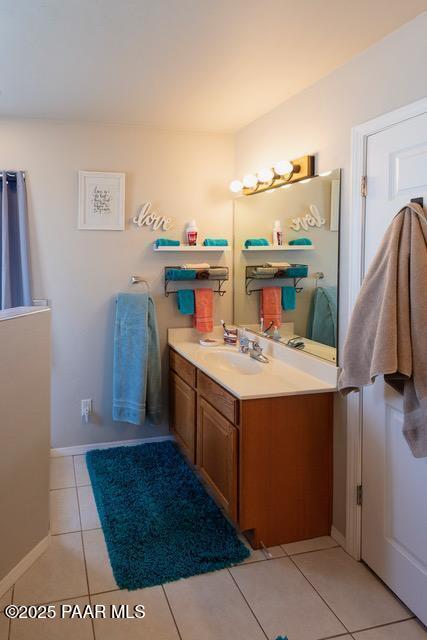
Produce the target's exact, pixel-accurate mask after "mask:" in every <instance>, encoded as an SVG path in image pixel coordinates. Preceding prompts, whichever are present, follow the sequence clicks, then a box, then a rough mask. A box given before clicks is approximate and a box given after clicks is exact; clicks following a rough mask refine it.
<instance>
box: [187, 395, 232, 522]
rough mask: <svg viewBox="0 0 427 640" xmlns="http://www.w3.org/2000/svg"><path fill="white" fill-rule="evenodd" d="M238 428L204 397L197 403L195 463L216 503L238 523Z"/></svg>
mask: <svg viewBox="0 0 427 640" xmlns="http://www.w3.org/2000/svg"><path fill="white" fill-rule="evenodd" d="M237 435H238V432H237V429H236V427H235V426H234V425H232V424H231V422H229V421H228V420H227V418H224V416H222V415H221V414H220V413H219V411H217V410H216V409H214V407H213V406H212V405H210V404H209V402H206V400H205V399H204V398H203V397H201V396H200V397H199V400H198V403H197V435H196V438H197V456H196V464H197V467H198V470H199V473H200V475H201V476H202V478H203V480H204V481H205V482H206V483H207V484H208V485H209V487H210V489H211V490H212V491H213V493H214V496H215V497H216V499H217V501H218V503H219V504H220V505H221V507H222V508H223V509H224V510H225V511H226V512H227V513H228V514H229V516H230V517H231V518H232V519H233V520H235V521H236V522H237V471H238V460H237Z"/></svg>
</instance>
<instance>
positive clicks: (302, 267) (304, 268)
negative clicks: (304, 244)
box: [283, 264, 308, 278]
mask: <svg viewBox="0 0 427 640" xmlns="http://www.w3.org/2000/svg"><path fill="white" fill-rule="evenodd" d="M307 276H308V265H306V264H296V265H293V266H291V267H288V268H287V269H284V270H283V277H284V278H306V277H307Z"/></svg>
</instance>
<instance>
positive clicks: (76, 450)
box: [50, 435, 174, 458]
mask: <svg viewBox="0 0 427 640" xmlns="http://www.w3.org/2000/svg"><path fill="white" fill-rule="evenodd" d="M165 440H174V437H173V436H172V435H167V436H153V437H152V438H136V439H134V440H117V441H113V442H96V443H94V444H79V445H76V446H75V447H60V448H59V449H51V450H50V455H51V457H52V458H61V457H63V456H80V455H83V454H85V453H87V452H88V451H93V450H94V449H110V448H111V447H134V446H136V445H137V444H146V443H147V442H164V441H165Z"/></svg>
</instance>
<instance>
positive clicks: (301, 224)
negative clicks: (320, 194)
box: [289, 204, 325, 231]
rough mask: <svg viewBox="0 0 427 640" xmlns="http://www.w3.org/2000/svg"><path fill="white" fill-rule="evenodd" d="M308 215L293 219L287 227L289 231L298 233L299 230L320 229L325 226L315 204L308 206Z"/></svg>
mask: <svg viewBox="0 0 427 640" xmlns="http://www.w3.org/2000/svg"><path fill="white" fill-rule="evenodd" d="M309 208H310V213H307V215H305V216H300V217H299V218H293V220H292V224H291V225H289V226H290V228H291V229H293V230H294V231H299V230H300V229H304V231H307V229H308V228H309V227H319V228H320V227H321V226H322V225H323V224H325V219H324V218H322V216H321V215H320V211H319V209H318V208H317V207H316V205H315V204H311V205H310V207H309Z"/></svg>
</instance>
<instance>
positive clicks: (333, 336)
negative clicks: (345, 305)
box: [307, 287, 337, 347]
mask: <svg viewBox="0 0 427 640" xmlns="http://www.w3.org/2000/svg"><path fill="white" fill-rule="evenodd" d="M307 338H310V340H315V341H316V342H321V343H322V344H327V345H329V346H330V347H336V346H337V288H336V287H318V288H317V289H315V291H314V294H313V298H312V300H311V307H310V313H309V318H308V323H307Z"/></svg>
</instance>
